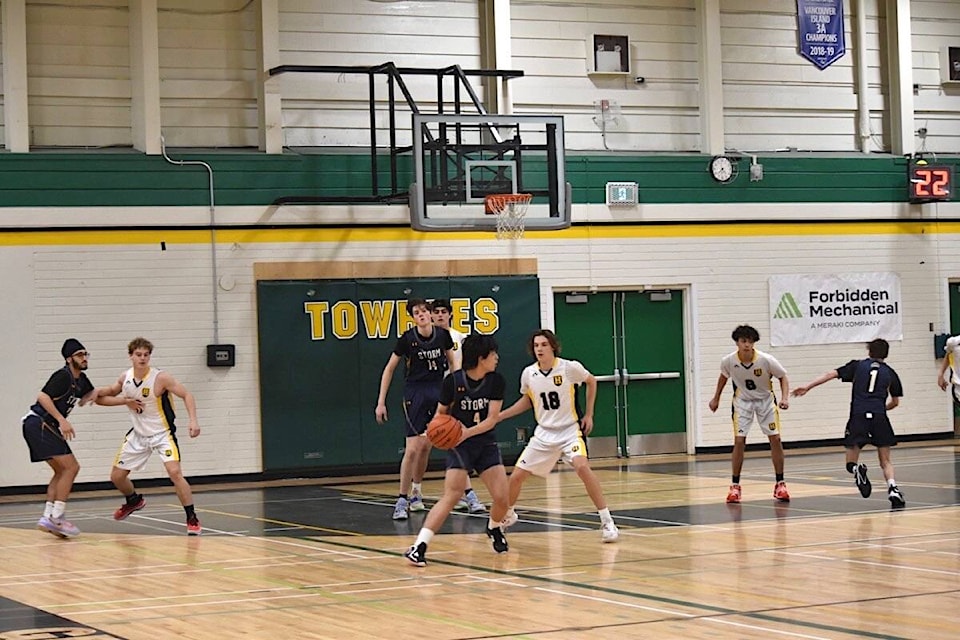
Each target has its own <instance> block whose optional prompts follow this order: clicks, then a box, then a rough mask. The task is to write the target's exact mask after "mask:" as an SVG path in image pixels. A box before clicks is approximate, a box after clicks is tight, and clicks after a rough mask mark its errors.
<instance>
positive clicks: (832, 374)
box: [791, 369, 840, 398]
mask: <svg viewBox="0 0 960 640" xmlns="http://www.w3.org/2000/svg"><path fill="white" fill-rule="evenodd" d="M839 377H840V374H838V373H837V370H836V369H830V371H827V372H826V373H824V374H823V375H821V376H820V377H819V378H817V379H816V380H811V381H810V382H808V383H807V384H805V385H803V386H800V387H797V388H796V389H794V390H793V393H792V394H791V395H793V397H795V398H797V397H800V396H805V395H807V392H808V391H810V389H813V388H814V387H819V386H820V385H822V384H823V383H824V382H829V381H831V380H835V379H836V378H839Z"/></svg>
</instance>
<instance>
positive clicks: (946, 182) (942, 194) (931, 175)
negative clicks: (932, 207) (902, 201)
mask: <svg viewBox="0 0 960 640" xmlns="http://www.w3.org/2000/svg"><path fill="white" fill-rule="evenodd" d="M907 199H908V200H910V202H915V203H920V202H943V201H946V200H952V199H953V167H952V166H950V165H943V164H928V163H927V162H926V161H925V160H919V161H917V162H911V163H910V165H909V166H908V168H907Z"/></svg>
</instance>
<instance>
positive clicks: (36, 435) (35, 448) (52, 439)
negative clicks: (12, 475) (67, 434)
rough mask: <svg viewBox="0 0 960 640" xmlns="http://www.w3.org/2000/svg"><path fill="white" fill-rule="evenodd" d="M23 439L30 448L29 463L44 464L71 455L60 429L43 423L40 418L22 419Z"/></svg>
mask: <svg viewBox="0 0 960 640" xmlns="http://www.w3.org/2000/svg"><path fill="white" fill-rule="evenodd" d="M23 439H24V440H26V441H27V446H28V447H29V448H30V462H44V461H45V460H49V459H50V458H54V457H56V456H66V455H70V454H72V453H73V451H71V450H70V445H69V444H67V441H66V440H65V439H64V437H63V434H62V433H60V427H54V426H51V425H49V424H46V423H44V422H43V420H41V419H40V416H34V415H28V416H27V417H26V418H24V419H23Z"/></svg>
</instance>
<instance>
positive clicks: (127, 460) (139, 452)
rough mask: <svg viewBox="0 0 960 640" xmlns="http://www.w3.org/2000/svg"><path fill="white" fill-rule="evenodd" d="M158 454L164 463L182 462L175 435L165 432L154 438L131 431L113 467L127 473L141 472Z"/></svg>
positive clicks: (153, 436)
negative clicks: (153, 456) (151, 457)
mask: <svg viewBox="0 0 960 640" xmlns="http://www.w3.org/2000/svg"><path fill="white" fill-rule="evenodd" d="M154 453H156V454H157V455H159V456H160V457H161V458H162V459H163V461H164V462H174V461H179V460H180V449H179V448H178V447H177V439H176V438H175V437H173V434H171V433H169V432H166V431H164V432H163V433H158V434H155V435H152V436H141V435H139V434H138V433H137V432H135V431H133V430H130V432H129V433H128V434H127V437H126V438H125V439H124V441H123V445H122V446H121V447H120V452H119V453H117V457H116V459H115V460H114V461H113V466H115V467H119V468H121V469H126V470H127V471H139V470H140V469H143V467H144V466H145V465H146V464H147V460H149V459H150V456H151V455H153V454H154Z"/></svg>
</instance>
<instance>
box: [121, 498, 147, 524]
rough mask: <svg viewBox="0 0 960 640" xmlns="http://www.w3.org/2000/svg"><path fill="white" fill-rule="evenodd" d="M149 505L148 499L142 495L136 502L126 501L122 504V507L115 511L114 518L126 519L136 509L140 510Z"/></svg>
mask: <svg viewBox="0 0 960 640" xmlns="http://www.w3.org/2000/svg"><path fill="white" fill-rule="evenodd" d="M145 506H147V501H146V500H144V499H143V496H140V497H139V499H138V500H137V501H136V502H124V503H123V504H122V505H120V508H119V509H117V510H116V511H114V512H113V519H114V520H126V519H127V516H129V515H130V514H131V513H133V512H134V511H140V509H143V508H144V507H145Z"/></svg>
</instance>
